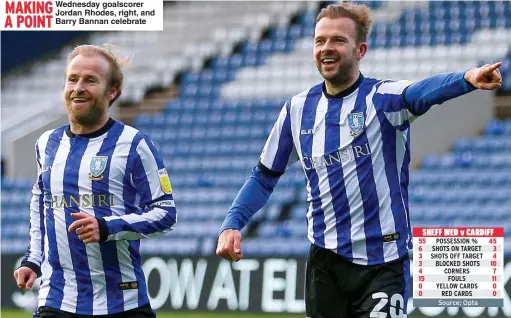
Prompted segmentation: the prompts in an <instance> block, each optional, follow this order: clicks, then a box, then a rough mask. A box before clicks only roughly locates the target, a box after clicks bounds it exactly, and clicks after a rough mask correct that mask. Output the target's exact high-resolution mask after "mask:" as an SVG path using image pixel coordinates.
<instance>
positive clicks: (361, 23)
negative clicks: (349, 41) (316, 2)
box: [316, 1, 373, 42]
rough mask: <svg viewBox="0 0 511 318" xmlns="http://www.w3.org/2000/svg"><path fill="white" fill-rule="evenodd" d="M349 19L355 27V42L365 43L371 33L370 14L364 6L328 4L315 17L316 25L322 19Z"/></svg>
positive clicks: (348, 3) (342, 3)
mask: <svg viewBox="0 0 511 318" xmlns="http://www.w3.org/2000/svg"><path fill="white" fill-rule="evenodd" d="M342 17H346V18H350V19H351V20H353V21H354V22H355V24H356V26H357V41H358V42H366V41H367V37H368V36H369V32H370V31H371V25H372V24H373V21H372V12H371V9H370V8H369V7H368V6H366V5H365V4H356V3H352V2H345V1H341V2H339V3H338V4H329V5H328V6H326V7H324V8H323V9H321V11H320V12H319V13H318V15H317V17H316V23H318V22H319V20H321V19H322V18H331V19H337V18H342Z"/></svg>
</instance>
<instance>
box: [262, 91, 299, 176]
mask: <svg viewBox="0 0 511 318" xmlns="http://www.w3.org/2000/svg"><path fill="white" fill-rule="evenodd" d="M290 113H291V100H288V101H287V102H286V103H285V104H284V106H283V107H282V109H281V111H280V114H279V117H278V118H277V121H276V122H275V124H274V125H273V128H272V130H271V132H270V135H269V136H268V139H267V140H266V144H265V145H264V148H263V151H262V153H261V156H260V158H259V167H260V168H261V169H262V170H263V171H265V172H266V173H270V174H271V175H274V176H281V175H282V174H284V172H285V171H286V169H287V168H288V167H289V166H291V165H292V164H293V163H294V162H296V161H297V160H298V155H297V153H296V149H295V147H294V143H293V135H292V133H291V114H290Z"/></svg>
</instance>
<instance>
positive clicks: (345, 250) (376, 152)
mask: <svg viewBox="0 0 511 318" xmlns="http://www.w3.org/2000/svg"><path fill="white" fill-rule="evenodd" d="M409 84H410V82H404V81H386V80H376V79H372V78H365V77H363V76H362V75H360V78H359V80H358V81H357V83H356V84H355V85H353V86H352V88H351V89H349V90H348V91H346V92H344V94H342V96H331V95H329V94H327V93H326V92H325V90H324V84H323V83H321V84H318V85H316V86H314V87H312V88H310V89H308V90H306V91H304V92H302V93H300V94H297V95H295V96H293V97H292V98H290V99H289V100H287V101H286V103H285V105H284V106H283V107H282V110H281V112H280V115H279V117H278V119H277V121H276V123H275V125H274V127H273V129H272V131H271V133H270V136H269V137H268V140H267V141H266V144H265V146H264V149H263V152H262V153H261V156H260V164H262V165H263V166H264V168H267V169H269V170H271V171H273V172H276V173H279V174H282V173H284V172H285V170H286V169H287V168H288V167H289V166H290V165H291V164H293V163H294V162H296V161H298V160H299V161H300V163H301V167H302V168H303V171H304V173H305V176H306V188H307V203H308V210H307V212H306V215H307V222H308V239H309V240H310V241H311V243H313V244H315V245H317V246H319V247H323V248H327V249H330V250H333V251H335V252H336V253H338V254H339V255H341V256H343V257H345V258H346V259H348V260H350V261H351V262H353V263H356V264H362V265H373V264H381V263H384V262H388V261H392V260H395V259H398V258H400V257H403V256H405V255H407V254H408V249H409V248H411V244H412V242H411V231H410V221H409V213H408V177H409V165H410V129H409V128H410V123H411V122H412V121H413V120H414V119H415V118H416V116H414V115H413V114H412V113H411V112H410V111H409V110H408V108H407V107H405V105H404V101H403V98H402V94H401V93H402V92H403V90H404V89H405V88H406V87H407V86H408V85H409Z"/></svg>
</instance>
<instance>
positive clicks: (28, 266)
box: [14, 142, 45, 290]
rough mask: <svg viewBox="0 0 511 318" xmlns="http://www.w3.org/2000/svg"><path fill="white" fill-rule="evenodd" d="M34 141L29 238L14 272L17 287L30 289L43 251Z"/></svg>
mask: <svg viewBox="0 0 511 318" xmlns="http://www.w3.org/2000/svg"><path fill="white" fill-rule="evenodd" d="M37 143H38V142H36V146H35V152H36V161H37V181H36V183H35V184H34V186H33V187H32V199H31V200H30V225H29V233H30V236H29V237H30V239H29V244H28V247H27V251H26V252H25V257H23V259H22V261H21V265H20V267H18V268H17V269H16V271H15V272H14V279H15V280H16V283H17V284H18V287H19V288H24V289H26V290H30V289H31V288H32V286H33V285H34V281H35V280H36V278H37V277H39V276H41V263H42V259H43V253H44V245H43V244H44V232H45V228H44V197H43V195H44V194H43V191H42V189H43V180H42V171H43V169H42V165H41V162H40V161H41V159H40V156H39V146H38V144H37Z"/></svg>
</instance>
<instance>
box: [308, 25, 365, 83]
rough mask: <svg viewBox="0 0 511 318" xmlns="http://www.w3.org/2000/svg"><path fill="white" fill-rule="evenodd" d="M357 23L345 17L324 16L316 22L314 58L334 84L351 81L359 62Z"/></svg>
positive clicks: (325, 76) (324, 74) (320, 69)
mask: <svg viewBox="0 0 511 318" xmlns="http://www.w3.org/2000/svg"><path fill="white" fill-rule="evenodd" d="M356 35H357V31H356V24H355V22H354V21H353V20H351V19H349V18H345V17H340V18H335V19H332V18H328V17H324V18H322V19H321V20H319V22H318V23H317V24H316V29H315V34H314V50H313V51H314V59H315V61H316V66H317V68H318V70H319V72H320V73H321V75H322V76H323V78H324V79H325V80H327V81H329V82H331V83H333V84H342V83H344V82H345V81H349V79H350V78H351V76H352V74H351V73H352V72H353V68H354V67H355V63H357V61H358V59H357V52H359V50H360V44H358V43H357V37H356Z"/></svg>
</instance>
